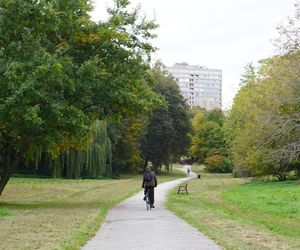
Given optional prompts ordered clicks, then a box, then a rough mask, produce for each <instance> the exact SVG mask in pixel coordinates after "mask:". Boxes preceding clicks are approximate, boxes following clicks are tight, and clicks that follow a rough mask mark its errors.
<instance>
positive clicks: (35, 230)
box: [0, 170, 185, 250]
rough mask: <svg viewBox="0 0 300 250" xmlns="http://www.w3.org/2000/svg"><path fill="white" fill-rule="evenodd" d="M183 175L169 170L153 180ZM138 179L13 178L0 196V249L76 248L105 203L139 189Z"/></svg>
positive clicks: (101, 214)
mask: <svg viewBox="0 0 300 250" xmlns="http://www.w3.org/2000/svg"><path fill="white" fill-rule="evenodd" d="M184 176H185V174H184V173H181V172H179V171H176V170H174V171H173V172H172V173H171V174H162V175H161V176H158V182H159V183H160V182H164V181H168V180H172V179H176V178H179V177H184ZM141 179H142V177H141V176H129V175H128V176H123V177H122V178H121V179H118V180H63V179H33V178H30V179H29V178H12V179H11V180H10V181H9V183H8V185H7V187H6V189H5V190H4V192H3V194H2V196H1V198H0V232H1V233H0V242H1V246H0V249H6V250H9V249H47V250H48V249H79V248H80V246H81V245H83V244H84V243H85V242H86V241H87V240H88V239H89V238H90V237H92V236H93V235H94V233H95V232H96V231H97V230H98V228H99V227H100V225H101V222H102V221H103V219H104V218H105V216H106V214H107V212H108V209H109V208H111V207H112V206H114V205H115V204H117V203H119V202H120V201H122V200H124V199H125V198H127V197H129V196H131V195H132V194H134V193H136V192H138V191H140V190H141Z"/></svg>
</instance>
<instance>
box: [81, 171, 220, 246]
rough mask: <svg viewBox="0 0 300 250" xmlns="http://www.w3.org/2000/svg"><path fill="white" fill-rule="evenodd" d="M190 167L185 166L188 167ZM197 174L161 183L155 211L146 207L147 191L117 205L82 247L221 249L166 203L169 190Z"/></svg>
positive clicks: (156, 196)
mask: <svg viewBox="0 0 300 250" xmlns="http://www.w3.org/2000/svg"><path fill="white" fill-rule="evenodd" d="M187 167H188V166H183V168H184V170H186V168H187ZM194 177H196V175H195V174H194V173H190V176H189V177H187V178H182V179H178V180H174V181H170V182H166V183H163V184H160V185H158V187H157V188H156V189H155V208H154V209H152V210H151V211H147V210H146V206H145V203H144V201H143V192H140V193H138V194H137V195H135V196H133V197H131V198H128V199H126V200H125V201H123V202H122V203H120V204H119V205H117V206H115V207H114V208H112V209H111V210H110V212H109V213H108V215H107V217H106V219H105V221H104V222H103V225H102V226H101V228H100V230H99V231H98V233H97V234H96V236H95V237H93V238H92V239H91V240H89V241H88V242H87V244H86V245H85V246H84V247H83V248H82V250H96V249H97V250H98V249H101V250H121V249H122V250H147V249H149V250H150V249H151V250H158V249H159V250H179V249H180V250H196V249H197V250H200V249H203V250H204V249H205V250H208V249H215V250H219V249H220V248H219V247H218V246H217V245H216V244H215V243H214V242H213V241H212V240H210V239H209V238H207V237H206V236H204V235H203V234H201V233H200V232H198V231H197V230H196V229H195V228H193V227H192V226H191V225H189V224H188V223H186V222H185V221H183V220H182V219H180V218H178V217H177V216H175V215H174V214H173V213H172V212H170V211H168V210H167V209H166V208H165V206H164V202H165V198H166V195H167V192H168V191H170V190H171V189H172V188H174V187H176V186H177V185H178V184H180V183H181V182H184V181H187V180H189V179H191V178H194ZM158 181H159V180H158Z"/></svg>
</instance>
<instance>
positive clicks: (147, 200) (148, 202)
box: [146, 195, 151, 210]
mask: <svg viewBox="0 0 300 250" xmlns="http://www.w3.org/2000/svg"><path fill="white" fill-rule="evenodd" d="M146 208H147V210H150V209H151V206H150V199H149V196H148V195H147V197H146Z"/></svg>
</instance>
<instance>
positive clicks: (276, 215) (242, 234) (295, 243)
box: [167, 167, 300, 249]
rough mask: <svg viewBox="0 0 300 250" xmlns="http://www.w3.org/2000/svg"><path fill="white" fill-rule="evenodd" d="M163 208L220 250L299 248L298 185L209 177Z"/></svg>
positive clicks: (173, 197)
mask: <svg viewBox="0 0 300 250" xmlns="http://www.w3.org/2000/svg"><path fill="white" fill-rule="evenodd" d="M196 168H197V169H196V172H199V173H201V179H200V180H199V179H194V180H191V181H190V182H189V195H186V194H179V195H177V193H176V191H177V190H176V189H174V191H172V192H171V193H170V194H169V196H168V202H167V206H168V208H169V209H170V210H172V211H174V212H175V213H176V214H177V215H178V216H180V217H182V218H183V219H185V220H186V221H187V222H189V223H190V224H192V225H193V226H194V227H196V228H197V229H198V230H199V231H201V232H203V233H204V234H205V235H207V236H209V237H210V238H212V239H213V240H215V241H216V242H217V243H218V244H219V245H220V246H221V247H222V248H224V249H300V229H299V225H300V206H299V205H300V185H299V182H295V181H291V182H250V180H247V179H236V178H232V177H231V175H228V174H209V173H206V172H204V171H203V170H201V169H199V167H196Z"/></svg>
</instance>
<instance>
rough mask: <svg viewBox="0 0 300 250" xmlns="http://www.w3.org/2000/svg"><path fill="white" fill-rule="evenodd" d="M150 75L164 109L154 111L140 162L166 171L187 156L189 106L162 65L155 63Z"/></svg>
mask: <svg viewBox="0 0 300 250" xmlns="http://www.w3.org/2000/svg"><path fill="white" fill-rule="evenodd" d="M151 73H152V77H153V81H154V91H155V92H156V93H158V94H159V95H161V96H162V97H163V98H164V100H165V105H160V106H158V107H156V108H154V110H153V113H152V115H151V118H150V121H149V125H148V128H147V132H146V134H145V137H144V140H143V144H142V151H143V158H144V161H145V162H146V163H147V162H148V161H151V162H152V163H153V165H154V167H155V169H157V168H158V167H160V166H161V165H162V164H164V165H165V166H166V168H167V169H169V165H170V164H171V163H172V162H175V161H176V160H179V159H180V156H182V155H183V154H185V153H186V150H187V147H188V146H189V143H190V139H189V136H188V134H189V133H190V129H191V125H190V119H189V115H188V106H187V105H186V103H185V101H184V99H183V97H182V96H181V94H180V90H179V87H178V85H177V83H176V82H175V81H174V80H173V79H172V78H171V76H169V75H167V73H166V72H165V71H164V70H163V65H161V64H160V63H159V62H158V63H157V64H156V65H155V67H154V68H153V70H152V72H151Z"/></svg>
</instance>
